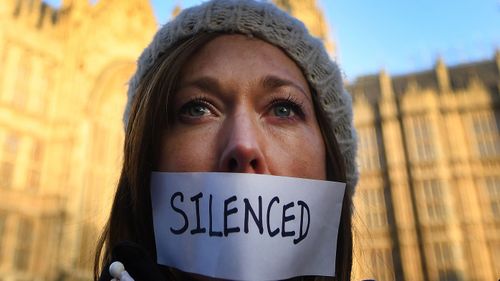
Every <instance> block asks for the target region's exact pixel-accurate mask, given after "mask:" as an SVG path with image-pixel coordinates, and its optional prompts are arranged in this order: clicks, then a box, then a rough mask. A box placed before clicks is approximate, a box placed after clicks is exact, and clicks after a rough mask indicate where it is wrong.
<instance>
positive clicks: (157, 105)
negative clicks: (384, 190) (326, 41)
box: [95, 0, 357, 280]
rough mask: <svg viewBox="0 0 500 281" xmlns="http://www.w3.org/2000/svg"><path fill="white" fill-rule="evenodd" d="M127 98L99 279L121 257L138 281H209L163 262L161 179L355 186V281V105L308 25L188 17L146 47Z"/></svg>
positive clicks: (283, 18) (233, 10) (339, 263)
mask: <svg viewBox="0 0 500 281" xmlns="http://www.w3.org/2000/svg"><path fill="white" fill-rule="evenodd" d="M128 96H129V99H128V103H127V108H126V111H125V115H124V122H125V125H126V133H125V147H124V163H123V168H122V172H121V176H120V180H119V183H118V188H117V192H116V195H115V199H114V203H113V206H112V210H111V215H110V218H109V221H108V223H107V225H106V227H105V229H104V232H103V234H102V236H101V239H100V242H99V245H98V250H97V253H96V260H95V280H97V279H98V274H99V272H101V271H102V272H103V274H101V279H100V280H109V279H110V276H109V274H108V273H107V267H108V266H109V264H110V262H111V261H113V260H116V259H122V260H121V261H122V262H123V259H125V260H126V259H129V260H130V263H133V264H134V265H133V266H132V267H133V268H130V266H129V265H127V264H126V261H125V262H124V263H125V264H126V269H127V271H129V273H131V274H130V275H131V276H132V277H133V278H135V279H136V280H189V279H200V280H204V277H202V276H195V275H192V274H184V273H181V272H179V271H177V270H175V269H172V268H160V267H157V266H156V265H155V263H154V262H152V261H153V260H155V259H156V248H155V242H154V241H155V240H154V233H153V223H152V214H151V199H150V192H149V186H150V174H151V172H152V171H165V172H178V171H182V172H199V171H203V172H214V171H215V172H237V173H261V174H271V175H282V176H291V177H300V178H310V179H320V180H330V181H341V182H346V183H347V185H346V192H345V195H344V198H343V207H342V214H341V219H340V230H339V234H338V241H337V245H338V246H337V253H336V257H337V258H336V267H335V268H336V274H335V276H336V277H335V279H334V280H349V279H350V273H351V263H352V233H351V208H352V195H353V193H354V187H355V184H356V181H357V170H356V165H355V152H356V138H355V132H354V128H353V126H352V109H351V100H350V97H349V95H348V94H347V93H346V92H345V91H344V89H343V85H342V80H341V77H340V72H339V70H338V67H337V65H336V64H335V63H334V62H332V61H330V59H329V57H328V55H327V53H326V51H325V49H324V47H323V45H322V43H321V42H320V41H319V40H318V39H315V38H313V37H311V36H310V35H309V33H308V32H307V30H306V29H305V27H304V25H303V24H302V23H301V22H299V21H298V20H296V19H294V18H292V17H290V16H289V15H287V14H286V13H284V12H282V11H281V10H279V9H278V8H276V7H275V6H273V5H272V4H269V3H264V2H254V1H252V0H245V1H231V0H213V1H209V2H207V3H204V4H202V5H200V6H197V7H193V8H190V9H186V10H184V11H183V12H182V13H180V14H179V15H178V16H177V17H176V18H175V19H174V20H173V21H172V22H170V23H168V24H166V25H165V26H163V27H162V28H161V29H160V30H159V31H158V32H157V34H156V36H155V37H154V39H153V42H152V43H151V44H150V45H149V46H148V48H146V49H145V50H144V52H143V54H142V55H141V57H140V58H139V61H138V68H137V72H136V73H135V74H134V76H133V77H132V79H131V81H130V85H129V90H128ZM122 241H131V242H133V243H134V244H130V243H129V244H127V243H126V244H125V246H124V244H123V243H121V242H122ZM117 245H118V246H117ZM131 245H132V246H131ZM136 245H137V246H136ZM139 257H140V258H139ZM134 275H135V276H134ZM107 278H109V279H107ZM310 278H311V279H314V277H310Z"/></svg>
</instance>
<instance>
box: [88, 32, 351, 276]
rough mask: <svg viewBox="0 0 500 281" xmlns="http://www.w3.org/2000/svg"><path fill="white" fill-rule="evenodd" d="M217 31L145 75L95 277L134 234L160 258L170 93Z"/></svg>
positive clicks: (340, 264) (344, 257)
mask: <svg viewBox="0 0 500 281" xmlns="http://www.w3.org/2000/svg"><path fill="white" fill-rule="evenodd" d="M218 35H219V34H217V33H200V34H197V35H195V36H193V37H190V38H187V39H185V40H183V41H181V42H179V43H178V44H176V45H175V46H173V47H172V48H170V49H169V50H168V51H167V52H165V53H164V54H162V57H161V58H160V59H158V60H157V63H155V64H154V65H153V66H152V67H151V69H150V70H149V71H148V73H147V74H146V75H145V77H143V79H142V80H141V83H140V85H139V87H138V90H137V93H136V95H135V98H134V100H133V104H132V109H131V113H130V117H129V121H128V124H127V128H126V132H125V144H124V162H123V166H122V171H121V175H120V179H119V182H118V187H117V191H116V194H115V198H114V202H113V205H112V208H111V214H110V217H109V219H108V222H107V223H106V225H105V227H104V230H103V232H102V234H101V237H100V238H99V241H98V245H97V249H96V254H95V261H94V280H98V278H99V274H100V272H101V270H102V268H104V266H106V265H107V264H109V262H111V249H112V248H113V247H114V245H116V244H117V243H118V242H120V241H124V240H129V241H133V242H135V243H138V244H140V245H141V246H142V247H143V248H144V249H145V250H146V252H147V253H148V254H149V255H150V256H151V257H152V259H153V260H156V247H155V242H154V241H155V240H154V232H153V222H152V213H151V198H150V190H149V188H150V187H149V181H150V174H151V171H153V170H154V168H155V165H156V163H157V162H158V155H159V148H160V142H159V141H160V139H161V134H162V133H164V131H165V129H168V128H167V126H168V118H169V116H168V113H167V108H166V107H167V106H166V105H167V104H168V102H169V98H170V97H169V96H170V93H174V92H175V90H176V88H177V81H178V80H179V75H180V70H181V68H182V67H183V65H184V64H185V63H186V62H187V61H188V60H189V58H190V57H191V56H192V55H193V54H194V53H195V52H197V51H198V50H199V49H200V48H201V47H202V46H204V45H205V44H206V43H208V42H209V41H210V40H212V39H214V38H215V37H217V36H218ZM311 89H312V88H311ZM313 101H314V107H315V110H316V117H317V120H318V123H319V126H320V128H321V132H322V134H323V138H324V140H325V144H326V151H327V159H326V163H327V171H328V173H327V179H328V180H333V181H342V182H345V181H346V176H345V174H346V172H345V167H344V166H345V165H344V159H343V157H342V155H341V153H340V151H339V149H338V146H337V143H336V140H335V136H334V134H333V130H332V129H331V128H330V126H329V122H328V120H327V118H326V114H325V113H324V111H323V110H322V107H321V106H320V104H319V101H318V99H317V97H316V95H315V94H314V93H313ZM351 192H352V191H351ZM351 192H350V191H349V190H346V193H345V195H344V199H343V206H342V214H341V218H340V229H339V234H338V239H337V254H336V255H337V258H336V265H335V271H336V274H335V275H336V277H335V278H334V279H333V280H350V275H351V267H352V232H351V207H352V194H351Z"/></svg>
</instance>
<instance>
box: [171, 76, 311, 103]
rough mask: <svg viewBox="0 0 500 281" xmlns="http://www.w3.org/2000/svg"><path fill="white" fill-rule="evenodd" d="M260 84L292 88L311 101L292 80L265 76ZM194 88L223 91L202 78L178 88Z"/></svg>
mask: <svg viewBox="0 0 500 281" xmlns="http://www.w3.org/2000/svg"><path fill="white" fill-rule="evenodd" d="M259 82H260V84H261V85H262V86H263V87H264V88H265V89H267V90H274V89H276V88H280V87H285V86H287V87H292V88H295V89H296V90H298V91H299V92H301V93H302V94H303V95H304V96H305V97H306V98H307V99H308V100H311V97H310V96H309V95H308V94H307V93H306V91H305V90H304V89H303V88H302V87H301V86H300V85H298V84H297V83H295V82H294V81H292V80H288V79H284V78H280V77H278V76H275V75H267V76H265V77H263V78H262V79H261V80H260V81H259ZM189 87H195V88H198V89H200V90H201V91H203V92H208V93H222V92H223V89H222V87H221V86H220V84H219V82H218V81H217V79H215V78H212V77H208V76H203V77H200V78H198V79H195V80H192V81H187V82H185V83H183V84H182V85H181V86H180V89H183V88H189Z"/></svg>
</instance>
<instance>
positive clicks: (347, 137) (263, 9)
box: [123, 0, 358, 194]
mask: <svg viewBox="0 0 500 281" xmlns="http://www.w3.org/2000/svg"><path fill="white" fill-rule="evenodd" d="M202 32H205V33H206V32H220V33H240V34H246V35H251V36H255V37H257V38H259V39H261V40H264V41H266V42H268V43H270V44H272V45H275V46H277V47H279V48H281V49H282V50H283V51H285V52H286V53H287V54H288V56H289V57H290V58H292V59H293V60H294V61H295V63H297V65H298V66H299V67H300V68H301V70H302V72H303V74H304V76H305V78H306V79H307V81H308V82H309V84H310V85H311V87H313V88H314V91H315V92H316V94H317V98H318V101H319V102H320V104H321V106H322V107H323V109H324V111H325V112H326V114H327V118H328V120H329V123H330V126H331V129H332V130H333V132H334V135H335V138H336V140H337V144H338V146H339V150H340V153H341V154H342V156H343V158H344V161H345V167H346V178H347V189H348V190H350V191H351V192H352V193H351V194H354V188H355V186H356V182H357V180H358V170H357V166H356V143H357V140H356V132H355V129H354V126H353V123H352V100H351V96H350V95H349V94H348V93H347V92H346V91H345V89H344V86H343V83H342V77H341V73H340V70H339V68H338V66H337V64H336V63H335V62H333V61H331V60H330V58H329V56H328V54H327V52H326V50H325V48H324V46H323V43H322V42H321V41H320V40H319V39H317V38H314V37H312V36H311V35H310V34H309V32H308V31H307V29H306V27H305V26H304V24H303V23H302V22H300V21H299V20H297V19H295V18H293V17H291V16H290V15H288V14H287V13H286V12H284V11H282V10H280V9H279V8H277V7H276V6H274V5H273V4H270V3H267V2H264V1H254V0H212V1H208V2H205V3H203V4H201V5H199V6H195V7H191V8H188V9H185V10H183V11H182V12H181V13H180V14H179V15H177V17H175V19H173V20H172V21H171V22H169V23H167V24H165V25H164V26H162V27H161V28H160V29H159V30H158V32H157V33H156V35H155V36H154V38H153V41H152V42H151V43H150V44H149V46H148V47H147V48H146V49H145V50H144V51H143V53H142V54H141V56H140V57H139V60H138V62H137V70H136V72H135V74H134V75H133V76H132V78H131V79H130V82H129V88H128V101H127V105H126V108H125V113H124V117H123V120H124V123H125V125H127V123H128V118H129V114H130V107H131V104H132V100H133V98H134V95H135V93H136V91H137V87H138V85H139V82H140V81H141V79H143V78H144V76H145V75H146V73H147V72H148V71H149V69H150V68H151V66H153V64H154V63H155V62H156V60H158V58H159V57H160V56H161V55H162V54H163V53H165V51H166V50H167V49H169V48H170V47H171V46H173V45H174V44H175V43H177V42H179V41H180V40H183V39H185V38H188V37H191V36H193V35H195V34H198V33H202Z"/></svg>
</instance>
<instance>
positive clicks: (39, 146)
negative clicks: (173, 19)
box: [0, 0, 157, 281]
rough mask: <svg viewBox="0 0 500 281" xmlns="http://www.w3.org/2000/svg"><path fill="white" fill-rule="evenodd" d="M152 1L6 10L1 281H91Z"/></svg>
mask: <svg viewBox="0 0 500 281" xmlns="http://www.w3.org/2000/svg"><path fill="white" fill-rule="evenodd" d="M156 26H157V25H156V22H155V19H154V17H153V12H152V9H151V7H150V5H149V3H148V2H147V1H143V0H131V1H121V0H106V1H99V2H97V3H96V4H95V5H91V4H89V1H87V0H64V1H62V6H61V8H59V9H57V10H56V9H53V8H52V7H50V6H48V5H46V4H45V3H43V2H41V1H40V0H8V1H2V4H1V5H0V280H4V281H11V280H12V281H13V280H90V279H91V274H90V273H91V271H90V268H91V267H90V266H91V261H92V258H93V253H94V251H95V240H96V238H97V237H98V234H99V232H100V230H101V228H102V226H103V223H104V221H105V219H106V216H107V214H108V210H109V206H110V202H111V198H112V196H113V192H114V186H115V182H116V178H117V172H118V169H119V167H120V164H121V147H122V142H123V125H122V122H121V118H122V112H123V109H124V105H125V101H126V94H125V93H126V82H127V80H128V78H129V77H130V75H131V74H132V73H133V71H134V69H135V61H136V59H137V57H138V55H139V54H140V52H141V51H142V50H143V48H144V47H145V45H146V44H147V43H148V42H149V40H150V39H151V37H152V35H153V33H154V31H155V29H156Z"/></svg>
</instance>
